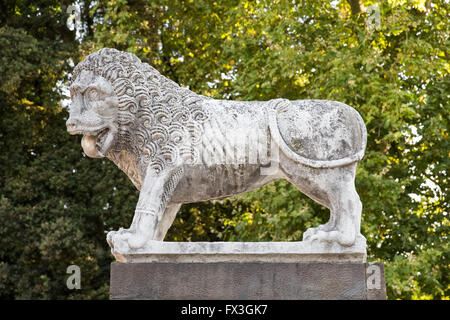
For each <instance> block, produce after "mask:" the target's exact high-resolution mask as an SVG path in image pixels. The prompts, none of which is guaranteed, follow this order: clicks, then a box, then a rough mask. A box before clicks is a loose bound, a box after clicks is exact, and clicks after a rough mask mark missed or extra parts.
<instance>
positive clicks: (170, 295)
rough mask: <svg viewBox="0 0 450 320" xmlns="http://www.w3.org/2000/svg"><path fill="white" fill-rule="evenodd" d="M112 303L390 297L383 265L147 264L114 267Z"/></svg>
mask: <svg viewBox="0 0 450 320" xmlns="http://www.w3.org/2000/svg"><path fill="white" fill-rule="evenodd" d="M110 298H111V299H150V300H169V299H170V300H185V299H188V300H281V299H282V300H311V299H315V300H317V299H320V300H323V299H326V300H336V299H339V300H341V299H352V300H355V299H358V300H366V299H369V300H381V299H386V290H385V279H384V267H383V263H375V264H368V263H355V262H297V263H295V262H211V263H208V262H206V263H205V262H146V263H120V262H114V263H112V264H111V285H110Z"/></svg>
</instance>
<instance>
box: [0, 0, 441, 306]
mask: <svg viewBox="0 0 450 320" xmlns="http://www.w3.org/2000/svg"><path fill="white" fill-rule="evenodd" d="M17 3H18V4H16V5H8V4H7V5H5V4H3V3H2V6H3V7H2V9H5V10H2V11H1V12H2V15H0V16H1V20H0V22H1V23H0V28H1V29H0V46H2V50H1V52H2V56H1V59H2V63H1V65H0V84H1V88H0V101H1V105H2V109H1V110H0V112H1V120H0V121H1V127H0V146H1V148H2V150H7V152H2V153H1V155H0V168H1V169H2V170H1V171H0V175H1V176H2V177H1V179H0V194H1V199H0V216H1V218H2V221H8V223H7V224H5V225H4V226H2V228H0V235H1V237H0V239H1V240H0V241H1V243H0V245H1V246H2V251H0V261H1V262H0V277H2V278H4V279H7V280H6V281H4V282H1V283H0V288H1V289H0V292H1V293H0V294H1V295H2V297H9V298H21V297H34V298H36V297H40V298H67V297H68V298H73V297H79V298H93V297H96V298H99V297H103V298H106V297H107V288H108V280H109V273H108V269H109V266H108V264H109V262H110V261H111V255H110V254H109V252H108V247H107V245H106V242H105V240H104V231H108V230H111V229H117V228H118V227H119V226H127V225H129V223H130V222H131V214H132V212H133V210H134V206H135V203H136V201H137V193H136V191H135V190H134V189H133V187H132V186H131V184H130V183H129V182H128V179H127V178H126V177H125V176H124V174H123V173H121V172H119V170H118V169H117V168H115V167H114V166H113V165H112V164H111V163H109V162H108V161H101V160H95V159H87V158H85V157H83V156H82V151H81V147H80V146H79V138H76V137H70V136H68V135H67V134H66V133H65V128H64V119H65V117H67V112H66V110H65V108H63V107H62V106H61V105H60V98H61V92H59V91H58V89H57V88H58V86H55V84H57V83H64V81H67V79H66V78H67V76H68V75H69V74H70V69H71V67H70V64H69V63H67V60H68V59H70V58H72V60H73V63H76V62H77V61H79V60H80V59H82V57H83V56H85V55H86V54H88V53H90V52H92V51H94V50H96V49H99V48H101V47H115V48H117V49H120V50H126V51H130V52H133V53H135V54H137V55H138V56H139V57H140V58H141V59H142V60H143V61H145V62H148V63H150V64H151V65H153V66H154V67H156V68H157V69H159V71H160V72H161V73H162V74H163V75H165V76H167V77H169V78H170V79H172V80H174V81H176V82H178V83H180V84H181V85H184V86H187V87H189V88H190V89H191V90H193V91H195V92H197V93H200V94H205V95H208V96H211V97H215V98H227V99H236V100H268V99H272V98H276V97H283V98H288V99H311V98H316V99H329V100H337V101H342V102H344V103H347V104H349V105H351V106H353V107H355V108H356V109H357V110H358V111H359V112H360V114H361V115H362V117H363V118H364V120H365V123H366V126H367V129H368V146H367V151H366V156H365V158H364V159H363V161H361V162H360V164H359V167H358V172H357V181H356V183H357V190H358V192H359V194H360V196H361V199H362V202H363V206H364V208H363V222H362V233H363V235H365V236H366V238H367V243H368V254H369V260H373V261H384V262H386V263H387V265H386V275H387V287H388V297H389V298H403V299H411V298H433V299H439V298H444V297H448V296H449V292H448V290H449V289H448V288H449V283H448V279H449V277H448V271H449V270H448V266H449V249H448V231H449V230H448V229H449V220H448V208H449V204H448V197H447V195H448V194H449V188H448V185H449V184H448V178H447V170H448V169H447V168H448V167H449V157H450V154H449V138H448V127H449V114H450V112H449V105H448V96H449V80H448V79H449V77H448V73H449V65H448V47H449V44H448V9H447V6H446V5H445V2H444V1H417V0H408V1H404V2H403V3H402V4H397V3H394V2H382V3H379V10H380V18H381V21H380V25H379V26H378V27H377V26H372V25H371V24H369V23H367V21H368V18H369V14H368V13H366V12H365V8H367V7H369V6H370V5H372V4H373V2H372V1H333V2H330V3H328V2H321V1H317V0H304V1H282V0H280V1H268V0H267V1H266V0H259V1H237V0H236V1H234V0H233V1H226V2H225V1H222V2H219V1H206V0H205V1H188V0H174V1H168V0H157V1H152V2H151V3H148V2H145V1H140V0H137V1H127V0H109V1H80V2H79V4H80V5H81V8H82V17H83V26H84V28H83V30H84V32H82V33H81V35H80V37H79V38H78V39H76V38H75V32H72V33H70V32H68V31H67V28H65V26H64V23H65V18H66V16H65V14H64V13H65V10H64V9H61V8H63V6H67V4H68V3H66V2H58V1H41V2H39V5H37V4H34V5H32V4H23V3H22V2H17ZM356 4H358V6H355V5H356ZM44 12H45V14H43V13H44ZM3 13H4V14H3ZM28 15H30V16H31V19H30V18H28V17H27V16H28ZM36 25H39V26H44V27H41V28H40V29H39V28H36V27H35V26H36ZM11 43H18V45H16V46H11ZM43 53H45V54H43ZM11 62H13V63H11ZM55 88H56V89H55ZM327 218H328V210H326V209H325V208H323V207H321V206H320V205H318V204H316V203H314V202H313V201H312V200H310V199H309V198H307V197H305V196H303V195H301V194H300V193H299V192H298V191H297V190H296V189H295V188H293V187H292V186H291V185H289V184H288V183H287V182H285V181H276V182H274V183H271V184H269V185H267V186H266V187H264V188H261V189H259V190H256V191H254V192H251V193H248V194H245V195H241V196H237V197H233V198H230V199H227V200H224V201H214V202H208V203H201V204H190V205H185V206H183V207H182V210H181V212H180V214H179V218H178V219H177V220H176V221H175V223H174V226H173V227H172V228H171V229H170V230H169V234H168V236H167V239H169V240H175V241H186V240H191V241H199V240H206V241H208V240H212V241H214V240H218V239H222V240H241V241H261V240H266V241H270V240H301V238H302V232H303V231H304V230H306V229H307V228H308V227H311V226H315V225H317V224H319V223H323V222H325V221H326V220H327ZM16 234H19V235H20V236H21V239H18V238H17V237H16V236H15V235H16ZM50 262H51V263H50ZM70 264H78V265H79V266H80V267H81V271H82V290H81V291H79V292H73V291H69V290H67V289H65V288H64V287H61V284H64V283H65V281H64V279H65V278H64V277H67V275H66V274H65V268H66V267H67V266H68V265H70ZM83 270H86V271H83ZM88 270H89V271H88ZM24 274H25V275H26V276H25V277H24V278H23V280H22V281H19V279H20V277H23V275H24ZM84 277H85V278H84ZM83 279H84V280H83ZM83 284H85V285H86V286H87V287H84V288H83Z"/></svg>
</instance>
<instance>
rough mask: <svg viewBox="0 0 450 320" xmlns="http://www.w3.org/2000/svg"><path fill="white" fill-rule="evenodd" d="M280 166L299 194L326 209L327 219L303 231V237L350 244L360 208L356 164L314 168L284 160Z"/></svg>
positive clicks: (353, 239)
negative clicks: (356, 187) (355, 182)
mask: <svg viewBox="0 0 450 320" xmlns="http://www.w3.org/2000/svg"><path fill="white" fill-rule="evenodd" d="M281 166H282V170H283V172H284V173H285V175H286V178H287V179H288V180H289V181H290V182H291V183H292V184H294V185H295V186H296V187H297V188H298V189H299V190H300V191H301V192H302V193H304V194H305V195H307V196H308V197H310V198H311V199H313V200H314V201H316V202H317V203H319V204H321V205H323V206H325V207H327V208H328V209H329V210H330V219H329V221H328V222H327V223H325V224H322V225H319V226H318V227H314V228H309V229H308V230H306V232H305V233H304V234H303V240H304V241H315V240H317V241H327V242H337V243H339V244H341V245H343V246H351V245H353V244H354V243H355V240H356V237H357V236H358V235H359V234H360V222H361V210H362V205H361V201H360V200H359V196H358V194H357V192H356V189H355V184H354V178H355V171H356V163H354V164H351V165H347V166H345V167H337V168H322V169H315V168H310V167H306V166H302V165H299V164H297V163H294V161H292V160H288V161H285V162H283V161H282V162H281Z"/></svg>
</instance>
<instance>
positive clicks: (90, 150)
mask: <svg viewBox="0 0 450 320" xmlns="http://www.w3.org/2000/svg"><path fill="white" fill-rule="evenodd" d="M95 142H96V136H88V135H84V136H83V138H82V139H81V146H82V147H83V151H84V153H86V155H87V156H88V157H91V158H102V156H101V155H100V154H99V153H98V151H97V148H96V147H95Z"/></svg>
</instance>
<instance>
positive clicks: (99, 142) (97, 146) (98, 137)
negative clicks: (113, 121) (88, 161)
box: [80, 128, 111, 158]
mask: <svg viewBox="0 0 450 320" xmlns="http://www.w3.org/2000/svg"><path fill="white" fill-rule="evenodd" d="M109 132H110V130H109V128H103V129H100V130H95V131H83V132H80V133H81V134H83V139H82V140H81V146H82V147H83V151H84V153H86V155H87V156H89V157H92V158H102V157H104V156H105V154H106V153H107V152H108V149H109V147H110V146H109V145H105V144H108V143H106V141H107V138H108V133H109ZM109 140H111V139H109Z"/></svg>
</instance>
